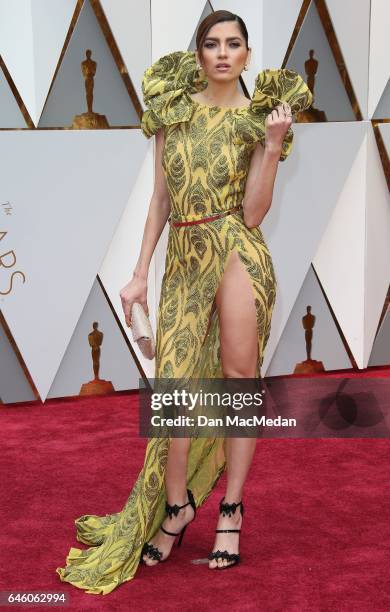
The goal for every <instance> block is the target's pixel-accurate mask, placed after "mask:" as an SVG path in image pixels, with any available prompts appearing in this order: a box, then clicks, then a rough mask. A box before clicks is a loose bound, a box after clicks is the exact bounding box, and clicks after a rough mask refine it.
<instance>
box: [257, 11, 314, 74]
mask: <svg viewBox="0 0 390 612" xmlns="http://www.w3.org/2000/svg"><path fill="white" fill-rule="evenodd" d="M248 4H251V3H250V2H249V3H248ZM254 4H256V3H254ZM301 7H302V0H289V1H288V2H286V1H285V0H263V31H262V35H261V38H260V41H261V44H262V47H263V52H262V66H261V68H265V67H271V68H272V67H274V66H275V67H280V66H281V65H282V61H283V59H284V56H285V55H286V51H287V47H288V45H289V42H290V39H291V36H292V34H293V31H294V28H295V25H296V22H297V19H298V15H299V12H300V10H301ZM248 25H249V28H250V30H252V28H253V26H252V23H251V22H249V24H248Z"/></svg>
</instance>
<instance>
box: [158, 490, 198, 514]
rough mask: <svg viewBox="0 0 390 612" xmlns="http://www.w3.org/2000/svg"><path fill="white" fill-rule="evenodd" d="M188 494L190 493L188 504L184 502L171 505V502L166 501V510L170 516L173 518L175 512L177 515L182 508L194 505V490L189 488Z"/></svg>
mask: <svg viewBox="0 0 390 612" xmlns="http://www.w3.org/2000/svg"><path fill="white" fill-rule="evenodd" d="M187 495H188V499H189V501H188V502H187V503H186V504H183V505H182V506H178V505H177V504H174V505H173V506H171V505H170V504H168V502H165V512H166V513H167V514H168V515H169V518H172V515H173V514H174V515H175V516H177V515H178V514H179V510H180V509H181V508H185V507H186V506H188V505H189V504H191V505H192V500H193V497H192V492H191V491H190V490H189V489H187Z"/></svg>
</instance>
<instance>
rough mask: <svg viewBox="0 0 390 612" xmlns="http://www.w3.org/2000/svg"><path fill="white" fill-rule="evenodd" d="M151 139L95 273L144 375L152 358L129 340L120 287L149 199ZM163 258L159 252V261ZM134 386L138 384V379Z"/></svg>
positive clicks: (151, 282)
mask: <svg viewBox="0 0 390 612" xmlns="http://www.w3.org/2000/svg"><path fill="white" fill-rule="evenodd" d="M153 167H154V166H153V141H149V142H148V149H147V155H146V156H145V158H144V160H143V163H142V166H141V167H140V169H139V172H138V175H137V180H136V182H135V185H134V188H133V191H132V193H131V196H130V199H129V201H128V204H127V206H126V209H125V210H124V212H123V215H122V217H121V220H120V223H119V224H118V226H117V229H116V232H115V235H114V236H113V238H112V240H111V242H110V247H109V249H108V251H107V253H106V256H105V258H104V261H103V263H102V265H101V268H100V270H99V277H100V279H101V281H102V283H103V286H104V289H105V291H106V292H107V294H108V296H109V298H110V301H111V304H112V305H113V308H114V309H115V311H116V313H117V314H118V317H119V320H120V321H121V323H122V325H123V329H124V330H125V332H126V334H127V336H128V338H129V341H130V343H131V344H132V346H133V349H134V352H135V353H136V355H137V357H138V359H139V361H140V363H141V365H142V367H143V369H144V372H145V374H146V375H147V376H149V377H151V378H153V377H154V360H152V361H150V360H148V359H145V357H144V356H143V355H142V353H141V351H140V350H139V348H138V345H137V343H134V342H133V338H132V334H131V329H130V328H129V327H127V326H126V323H125V317H124V313H123V309H122V303H121V299H120V297H119V292H120V290H121V289H122V288H123V287H124V286H125V285H126V284H127V283H128V282H129V281H130V280H131V279H132V276H133V270H134V268H135V265H136V263H137V260H138V256H139V254H140V249H141V243H142V237H143V232H144V228H145V222H146V218H147V214H148V210H149V204H150V199H151V197H152V193H153V187H154V183H153V181H154V179H153ZM164 261H165V258H164V256H163V254H161V262H162V263H164ZM154 271H155V262H154V257H153V258H152V260H151V263H150V268H149V277H148V307H149V316H150V322H151V324H152V327H153V330H154V331H155V330H156V309H157V305H158V304H157V300H156V288H155V275H154ZM135 388H138V380H137V381H136V385H135Z"/></svg>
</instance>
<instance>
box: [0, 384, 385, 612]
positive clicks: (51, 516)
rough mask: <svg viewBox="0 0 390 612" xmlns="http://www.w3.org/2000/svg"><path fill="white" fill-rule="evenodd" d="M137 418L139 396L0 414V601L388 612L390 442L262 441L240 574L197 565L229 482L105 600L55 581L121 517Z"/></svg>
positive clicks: (137, 456) (138, 451)
mask: <svg viewBox="0 0 390 612" xmlns="http://www.w3.org/2000/svg"><path fill="white" fill-rule="evenodd" d="M136 406H137V395H136V394H127V395H119V394H118V395H115V396H111V397H103V398H97V397H93V398H88V399H75V400H63V401H53V400H51V401H47V402H46V403H45V404H44V405H38V404H36V403H30V404H24V405H13V406H1V416H2V432H3V450H2V453H1V462H2V469H1V474H2V491H1V492H2V499H1V506H2V509H3V513H2V518H3V520H2V529H1V540H2V541H1V552H2V572H1V584H0V591H6V590H11V589H14V590H16V589H18V590H20V591H24V592H26V591H36V590H41V591H45V590H47V591H58V592H67V593H69V594H70V606H69V607H67V608H65V609H70V610H72V611H73V610H76V611H84V610H94V609H98V610H115V611H118V610H119V611H122V610H123V611H125V610H127V611H129V610H130V611H132V610H134V611H135V610H141V611H144V610H145V611H146V610H148V611H155V610H179V609H180V610H183V611H187V610H188V611H189V610H193V609H194V608H198V610H201V611H207V610H218V609H223V610H226V609H229V610H232V611H238V610H261V611H265V612H268V611H283V612H284V611H287V612H303V611H307V612H315V611H321V612H327V611H328V610H329V611H332V612H333V611H337V612H340V611H345V612H352V611H353V612H356V611H360V610H361V611H367V610H375V611H376V610H380V611H382V610H387V609H389V607H390V588H389V569H388V568H389V562H390V503H389V502H390V495H389V484H390V483H389V464H390V451H389V441H388V439H386V438H385V439H383V438H382V439H332V438H329V439H292V440H288V439H264V440H260V439H259V440H258V447H257V450H256V454H255V459H254V463H253V465H252V469H251V471H250V475H249V478H248V480H247V483H246V489H245V494H244V505H245V516H244V522H243V531H242V535H241V554H242V565H240V566H238V567H236V568H233V569H231V570H226V571H222V572H218V571H211V570H209V569H208V568H207V565H203V564H199V565H197V564H192V563H191V560H193V559H199V558H205V557H206V556H207V553H208V552H209V550H211V547H212V545H213V539H214V529H215V525H216V520H217V507H218V502H219V499H220V498H221V497H222V495H223V491H224V484H225V477H226V474H225V475H224V476H223V477H222V479H221V480H220V482H219V484H218V487H217V489H216V490H215V491H214V492H213V494H212V495H211V496H210V498H209V499H208V500H207V501H206V503H205V504H204V505H203V507H201V508H200V509H199V510H198V515H197V518H196V520H195V522H194V523H192V524H191V525H190V526H189V528H188V530H187V532H186V534H185V537H184V540H183V545H182V547H181V549H176V548H175V547H174V548H173V551H172V554H171V557H170V559H169V561H167V563H163V564H162V565H160V566H157V567H154V568H149V567H145V566H140V568H139V570H138V572H137V574H136V577H135V579H134V580H132V581H130V582H127V583H124V584H122V585H121V586H120V587H119V588H118V589H116V590H115V591H114V592H112V593H110V594H109V595H107V596H101V595H92V594H87V593H85V592H84V591H81V590H78V589H76V588H75V587H73V586H72V585H69V584H67V583H61V582H60V580H59V577H58V575H57V574H56V573H55V568H56V567H58V566H63V565H64V562H65V557H66V555H67V553H68V551H69V548H70V546H76V547H84V545H83V544H80V543H79V542H77V541H76V539H75V529H74V523H73V521H74V519H75V518H76V517H78V516H80V515H82V514H87V513H90V514H106V513H112V512H117V511H119V510H121V508H122V506H123V505H124V503H125V501H126V499H127V497H128V495H129V492H130V489H131V487H132V485H133V482H134V480H135V478H136V476H137V475H138V472H139V470H140V469H141V466H142V462H143V455H144V449H145V445H146V439H140V438H138V430H137V426H138V412H137V407H136ZM14 609H20V610H26V609H32V607H30V606H28V607H27V606H26V607H24V606H23V607H18V608H16V607H14ZM35 609H36V608H35ZM56 609H58V608H56Z"/></svg>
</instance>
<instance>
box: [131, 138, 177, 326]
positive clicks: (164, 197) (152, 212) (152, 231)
mask: <svg viewBox="0 0 390 612" xmlns="http://www.w3.org/2000/svg"><path fill="white" fill-rule="evenodd" d="M163 146H164V132H163V130H159V131H158V132H157V134H156V165H155V176H154V190H153V195H152V197H151V200H150V205H149V211H148V216H147V218H146V222H145V228H144V234H143V238H142V244H141V249H140V254H139V257H138V261H137V263H136V266H135V268H134V271H133V278H132V279H131V280H130V281H129V282H128V283H127V285H125V286H124V287H123V289H121V290H120V292H119V295H120V297H121V301H122V308H123V312H124V315H125V321H126V324H127V325H128V326H130V325H131V324H132V321H131V308H132V305H133V303H134V302H139V303H140V304H142V307H143V309H144V311H145V313H146V314H147V315H148V314H149V308H148V303H147V294H148V284H147V280H148V273H149V266H150V260H151V259H152V256H153V252H154V249H155V248H156V244H157V242H158V239H159V238H160V235H161V232H162V230H163V229H164V226H165V224H166V222H167V219H168V217H169V214H170V211H171V203H170V198H169V192H168V188H167V184H166V181H165V176H164V171H163V167H162V151H163Z"/></svg>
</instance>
